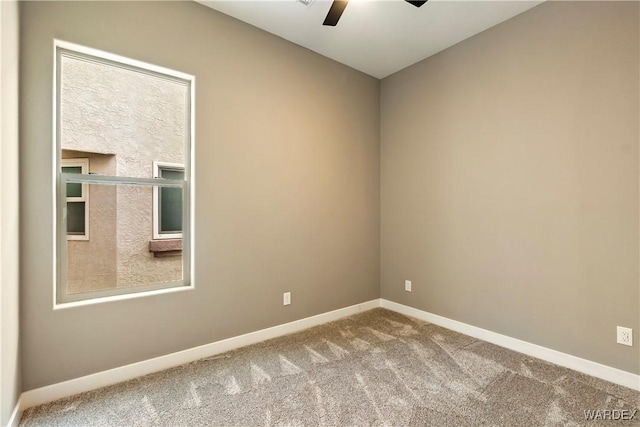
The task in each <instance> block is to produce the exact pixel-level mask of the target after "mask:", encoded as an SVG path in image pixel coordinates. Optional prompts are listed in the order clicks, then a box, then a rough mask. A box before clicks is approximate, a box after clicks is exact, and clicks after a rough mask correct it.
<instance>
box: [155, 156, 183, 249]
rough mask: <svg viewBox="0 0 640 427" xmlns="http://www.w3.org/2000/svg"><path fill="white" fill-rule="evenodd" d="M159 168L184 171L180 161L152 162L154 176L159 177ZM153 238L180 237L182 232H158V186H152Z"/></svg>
mask: <svg viewBox="0 0 640 427" xmlns="http://www.w3.org/2000/svg"><path fill="white" fill-rule="evenodd" d="M161 169H173V170H182V171H184V165H183V164H181V163H167V162H153V177H154V178H161V176H160V170H161ZM153 238H154V240H163V239H182V233H160V189H159V188H158V187H153Z"/></svg>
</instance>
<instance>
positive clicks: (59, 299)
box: [51, 39, 196, 310]
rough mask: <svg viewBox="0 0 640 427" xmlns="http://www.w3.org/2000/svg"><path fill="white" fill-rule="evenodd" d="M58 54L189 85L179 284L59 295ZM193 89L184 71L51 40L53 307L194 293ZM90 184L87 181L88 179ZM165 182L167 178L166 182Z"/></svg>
mask: <svg viewBox="0 0 640 427" xmlns="http://www.w3.org/2000/svg"><path fill="white" fill-rule="evenodd" d="M62 50H66V51H68V52H75V53H77V54H79V55H80V56H91V57H93V58H97V59H99V60H104V61H105V62H111V63H118V65H120V66H123V67H126V68H133V69H138V71H140V72H147V73H150V74H153V75H158V74H161V75H164V76H165V78H169V79H174V80H181V81H183V82H185V84H187V85H188V88H189V89H188V92H187V93H188V97H189V99H188V102H187V105H188V106H189V108H188V110H187V114H188V118H187V132H188V133H187V134H186V137H185V152H186V153H188V156H186V157H185V165H184V170H185V181H184V182H183V184H181V185H180V186H181V187H182V190H183V194H184V198H185V200H187V201H188V203H185V204H184V206H183V209H184V212H185V215H183V231H188V232H186V233H184V232H183V245H182V246H183V254H182V259H183V280H182V281H180V282H179V283H164V284H157V285H151V286H140V287H132V288H118V289H108V290H104V291H96V292H91V293H90V294H88V293H87V294H76V295H69V294H67V293H66V291H64V292H63V288H64V286H63V285H66V269H65V268H63V267H61V266H62V265H65V264H66V261H67V260H66V253H65V250H66V245H67V240H66V238H65V236H66V229H63V227H62V226H61V225H62V224H63V220H62V219H61V217H62V210H61V209H59V205H60V203H59V197H58V194H59V191H61V188H60V183H61V176H60V171H61V160H62V159H61V145H60V144H61V143H60V126H59V123H58V120H59V117H58V112H59V111H60V107H59V105H58V102H59V98H58V95H59V90H60V88H59V84H58V78H59V71H60V70H59V65H60V61H59V59H58V55H59V52H61V51H62ZM195 85H196V78H195V76H193V75H190V74H186V73H182V72H179V71H175V70H171V69H169V68H164V67H160V66H157V65H153V64H149V63H146V62H143V61H138V60H135V59H131V58H127V57H124V56H120V55H116V54H112V53H109V52H104V51H101V50H98V49H93V48H89V47H86V46H81V45H78V44H75V43H69V42H65V41H62V40H58V39H54V40H53V97H52V102H53V105H52V112H53V115H52V116H53V126H52V141H53V144H52V157H51V158H52V169H51V170H52V181H51V184H52V185H51V190H52V194H53V195H54V197H52V205H53V213H54V214H53V215H52V218H51V219H52V225H53V227H52V229H53V230H54V238H53V257H52V265H53V269H52V271H53V272H54V274H53V277H52V288H53V292H52V294H51V295H52V303H53V309H54V310H58V309H65V308H73V307H81V306H86V305H93V304H99V303H105V302H113V301H121V300H125V299H132V298H139V297H144V296H150V295H159V294H166V293H173V292H175V291H181V290H192V289H195V285H194V281H193V272H194V270H195V268H194V257H193V253H194V249H195V243H194V236H195V233H194V223H195V221H194V215H195V200H194V199H195V198H194V197H192V195H193V194H195V182H194V177H195V156H196V152H195V117H196V111H195V106H196V99H195V90H196V88H195ZM92 177H94V176H88V175H83V176H81V178H83V179H85V181H83V183H85V182H86V179H90V178H92ZM68 178H69V179H70V180H72V181H73V180H75V179H77V178H79V177H68ZM90 180H91V179H90ZM115 180H117V181H120V182H121V183H127V181H131V182H130V183H131V184H134V185H135V184H137V183H140V184H144V183H145V181H151V180H153V178H152V179H147V180H145V179H132V180H128V179H127V178H119V177H115ZM93 181H96V183H100V182H103V181H104V180H102V179H94V180H93ZM155 181H164V180H160V179H159V180H155ZM167 181H169V180H167ZM146 184H147V185H148V184H151V183H150V182H146ZM156 184H157V185H167V186H173V183H169V182H166V183H165V184H160V183H153V184H151V185H156Z"/></svg>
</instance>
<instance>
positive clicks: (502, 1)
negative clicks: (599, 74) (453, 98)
mask: <svg viewBox="0 0 640 427" xmlns="http://www.w3.org/2000/svg"><path fill="white" fill-rule="evenodd" d="M196 1H198V2H199V3H202V4H204V5H205V6H209V7H211V8H213V9H215V10H218V11H220V12H222V13H225V14H227V15H229V16H232V17H234V18H237V19H239V20H241V21H244V22H246V23H248V24H251V25H254V26H256V27H258V28H261V29H263V30H265V31H268V32H270V33H273V34H275V35H278V36H280V37H282V38H284V39H286V40H289V41H291V42H293V43H296V44H299V45H301V46H304V47H306V48H308V49H310V50H312V51H314V52H317V53H319V54H321V55H324V56H326V57H329V58H331V59H334V60H336V61H338V62H341V63H343V64H346V65H348V66H350V67H352V68H355V69H356V70H360V71H362V72H364V73H366V74H369V75H371V76H374V77H377V78H380V79H381V78H384V77H386V76H388V75H390V74H393V73H395V72H396V71H399V70H401V69H403V68H405V67H408V66H409V65H412V64H415V63H416V62H418V61H420V60H422V59H424V58H427V57H429V56H431V55H433V54H435V53H438V52H440V51H441V50H443V49H446V48H447V47H449V46H452V45H454V44H456V43H458V42H461V41H462V40H464V39H466V38H469V37H471V36H473V35H474V34H477V33H479V32H481V31H484V30H486V29H487V28H490V27H493V26H494V25H497V24H499V23H501V22H503V21H505V20H507V19H509V18H511V17H513V16H515V15H518V14H520V13H522V12H524V11H526V10H528V9H530V8H532V7H534V6H536V5H538V4H540V3H542V1H540V0H538V1H529V0H516V1H508V0H499V1H496V0H494V1H485V0H470V1H454V0H429V1H428V2H427V3H426V4H425V5H424V6H422V7H421V8H416V7H415V6H412V5H411V4H409V3H407V2H405V1H404V0H351V1H349V4H348V5H347V8H346V9H345V11H344V13H343V14H342V17H341V18H340V22H338V25H337V26H336V27H327V26H323V25H322V21H324V18H325V16H326V14H327V12H328V10H329V7H330V6H331V1H330V0H315V1H314V2H313V3H312V4H311V5H310V6H305V5H304V4H302V3H300V2H298V1H296V0H258V1H255V0H254V1H247V0H235V1H230V0H227V1H221V0H196Z"/></svg>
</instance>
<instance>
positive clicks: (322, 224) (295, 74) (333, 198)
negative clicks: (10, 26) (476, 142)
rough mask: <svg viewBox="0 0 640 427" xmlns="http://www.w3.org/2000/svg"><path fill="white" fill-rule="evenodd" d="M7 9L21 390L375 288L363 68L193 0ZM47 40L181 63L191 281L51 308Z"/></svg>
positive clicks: (372, 142) (368, 92) (373, 151)
mask: <svg viewBox="0 0 640 427" xmlns="http://www.w3.org/2000/svg"><path fill="white" fill-rule="evenodd" d="M21 12H22V14H21V23H22V26H23V27H22V39H21V66H22V72H21V76H22V81H21V105H22V106H21V113H22V114H21V119H20V120H21V128H20V130H21V147H22V151H21V153H22V154H21V159H20V177H21V183H20V184H21V189H22V191H21V194H22V196H23V197H22V200H21V209H22V214H21V215H22V217H21V218H22V221H23V227H22V233H23V234H22V245H23V248H22V259H21V274H22V278H21V282H22V283H21V286H22V290H23V293H24V298H23V299H22V313H21V320H22V328H21V339H22V348H23V350H24V351H23V360H22V361H23V367H24V369H23V372H24V376H23V382H24V388H25V389H27V390H28V389H32V388H35V387H39V386H44V385H47V384H52V383H56V382H60V381H64V380H67V379H70V378H75V377H78V376H82V375H86V374H90V373H94V372H98V371H102V370H105V369H109V368H113V367H116V366H122V365H125V364H128V363H132V362H137V361H140V360H146V359H149V358H151V357H155V356H159V355H163V354H167V353H170V352H174V351H179V350H183V349H185V348H190V347H193V346H197V345H201V344H205V343H210V342H213V341H217V340H220V339H223V338H227V337H231V336H236V335H239V334H242V333H246V332H250V331H255V330H258V329H262V328H265V327H270V326H274V325H278V324H282V323H285V322H289V321H292V320H296V319H300V318H304V317H307V316H311V315H315V314H318V313H323V312H326V311H330V310H334V309H337V308H341V307H345V306H348V305H352V304H357V303H360V302H364V301H368V300H371V299H373V298H377V297H378V296H379V270H378V266H379V264H378V260H379V187H378V174H379V122H378V117H379V115H378V112H379V111H378V108H379V81H378V80H376V79H373V78H371V77H368V76H366V75H364V74H362V73H359V72H357V71H354V70H352V69H350V68H348V67H346V66H344V65H341V64H338V63H336V62H333V61H331V60H328V59H326V58H323V57H320V56H319V55H317V54H315V53H313V52H311V51H309V50H306V49H303V48H301V47H298V46H295V45H293V44H291V43H289V42H286V41H284V40H282V39H280V38H278V37H275V36H272V35H269V34H267V33H265V32H262V31H260V30H258V29H256V28H253V27H250V26H248V25H246V24H243V23H240V22H238V21H236V20H234V19H231V18H229V17H226V16H224V15H222V14H219V13H217V12H215V11H213V10H211V9H208V8H206V7H204V6H202V5H199V4H197V3H194V2H158V3H151V2H104V3H102V2H24V3H22V4H21ZM54 37H56V38H59V39H63V40H66V41H69V42H74V43H78V44H83V45H86V46H90V47H93V48H97V49H102V50H106V51H109V52H113V53H116V54H120V55H123V56H128V57H132V58H135V59H138V60H142V61H146V62H150V63H153V64H157V65H161V66H165V67H168V68H172V69H176V70H179V71H183V72H186V73H189V74H192V75H195V76H196V129H195V131H196V164H195V167H196V194H195V201H196V208H195V235H194V239H195V241H194V244H195V253H194V256H195V259H194V263H195V271H194V276H195V277H194V284H195V290H193V291H186V292H179V293H172V294H163V295H158V296H154V297H148V298H136V299H129V300H124V301H116V302H111V303H106V304H98V305H91V306H85V307H77V308H73V309H65V310H56V311H55V312H54V311H53V309H52V303H51V302H52V300H53V295H52V292H53V278H54V271H53V263H52V258H53V253H52V248H53V237H54V230H53V224H52V222H51V221H48V220H43V218H45V219H46V218H51V217H52V215H53V206H54V204H53V192H52V188H53V186H52V182H51V180H52V176H53V171H52V160H51V144H52V141H51V131H52V123H51V117H52V111H51V93H52V78H53V57H52V45H53V38H54ZM285 291H291V292H292V297H293V298H292V299H293V304H291V305H290V306H286V307H284V306H282V293H283V292H285Z"/></svg>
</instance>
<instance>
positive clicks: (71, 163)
mask: <svg viewBox="0 0 640 427" xmlns="http://www.w3.org/2000/svg"><path fill="white" fill-rule="evenodd" d="M62 172H63V173H75V174H88V173H89V159H62ZM66 190H67V240H89V188H88V186H87V185H86V184H79V183H69V184H67V187H66Z"/></svg>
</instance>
